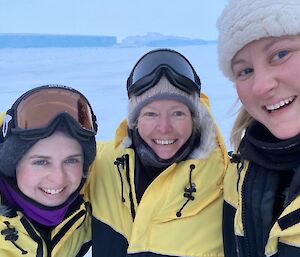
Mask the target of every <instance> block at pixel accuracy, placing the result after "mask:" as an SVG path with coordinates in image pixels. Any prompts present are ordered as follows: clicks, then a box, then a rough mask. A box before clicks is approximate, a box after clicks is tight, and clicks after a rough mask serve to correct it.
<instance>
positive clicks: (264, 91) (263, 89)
mask: <svg viewBox="0 0 300 257" xmlns="http://www.w3.org/2000/svg"><path fill="white" fill-rule="evenodd" d="M277 86H278V81H277V79H276V76H275V74H274V73H273V72H272V70H271V69H268V70H267V69H260V70H259V69H256V70H255V73H254V81H253V86H252V91H253V95H255V96H258V97H261V96H267V95H269V94H270V92H272V91H273V90H274V89H275V88H277Z"/></svg>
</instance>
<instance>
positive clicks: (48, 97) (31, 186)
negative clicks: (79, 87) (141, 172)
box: [0, 85, 97, 257]
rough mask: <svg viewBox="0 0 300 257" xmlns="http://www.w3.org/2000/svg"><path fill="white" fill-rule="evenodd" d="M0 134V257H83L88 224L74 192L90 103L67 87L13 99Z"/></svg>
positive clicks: (90, 151)
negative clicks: (24, 256)
mask: <svg viewBox="0 0 300 257" xmlns="http://www.w3.org/2000/svg"><path fill="white" fill-rule="evenodd" d="M1 129H2V134H1V136H0V159H1V162H0V196H1V201H0V231H1V235H0V256H1V257H8V256H19V255H20V254H21V253H22V254H29V255H31V256H36V255H38V256H49V255H51V256H70V257H71V256H84V255H85V253H86V252H87V250H88V249H89V246H90V245H91V242H90V241H91V231H90V218H91V217H90V215H89V211H90V208H89V204H88V203H87V202H85V200H84V199H83V197H82V196H81V195H80V194H79V192H80V190H81V188H82V187H83V185H84V183H85V180H86V176H87V173H88V169H89V166H90V164H91V163H92V161H93V160H94V158H95V155H96V143H95V135H96V132H97V125H96V119H95V116H94V114H93V111H92V109H91V106H90V105H89V102H88V101H87V99H86V98H85V97H84V96H83V95H82V94H81V93H80V92H78V91H76V90H74V89H72V88H69V87H65V86H60V85H47V86H41V87H37V88H34V89H32V90H30V91H28V92H26V93H25V94H23V95H22V96H21V97H19V98H18V99H17V100H16V102H15V103H14V104H13V105H12V107H11V108H10V109H9V110H8V111H7V112H6V116H5V119H4V122H3V125H2V127H1ZM62 242H63V244H62ZM44 245H46V248H45V247H44Z"/></svg>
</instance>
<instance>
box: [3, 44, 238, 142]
mask: <svg viewBox="0 0 300 257" xmlns="http://www.w3.org/2000/svg"><path fill="white" fill-rule="evenodd" d="M152 49H153V48H148V47H147V48H146V47H140V48H120V47H110V48H104V47H100V48H24V49H12V48H11V49H0V78H1V80H0V89H1V94H0V110H2V111H4V110H6V109H7V108H9V107H10V105H11V104H12V103H13V101H14V100H15V99H16V98H17V97H18V96H19V95H20V94H21V93H23V92H24V91H26V90H28V89H30V88H32V87H34V86H38V85H42V84H48V83H59V84H66V85H69V86H72V87H75V88H76V89H78V90H80V91H82V92H83V93H84V94H85V95H86V96H87V97H88V99H89V100H90V102H91V104H92V106H93V108H94V110H95V113H96V114H97V117H98V122H99V124H100V130H99V133H98V136H97V138H98V139H99V140H108V139H111V138H112V137H113V135H114V131H115V128H116V127H117V125H118V124H119V122H120V121H121V120H122V119H123V118H124V117H125V116H126V112H127V94H126V79H127V76H128V74H129V72H130V70H131V68H132V67H133V65H134V64H135V62H136V61H137V60H138V59H139V58H140V57H141V56H142V55H143V54H144V53H145V52H147V51H150V50H152ZM174 49H175V50H178V51H179V52H181V53H183V54H184V55H185V56H186V57H187V58H188V59H189V60H190V61H191V62H192V64H193V65H194V67H195V69H196V70H197V72H198V74H199V76H200V78H201V81H202V91H203V92H205V93H206V94H207V95H208V96H209V97H210V102H211V107H212V112H213V114H214V116H215V118H216V120H217V122H218V124H219V126H220V128H221V131H222V132H223V135H224V138H225V140H226V143H227V145H228V137H229V131H230V127H231V125H232V121H233V119H234V115H235V111H236V109H237V108H235V107H234V104H235V99H236V93H235V90H234V87H233V85H232V84H231V82H230V81H228V80H227V79H226V78H224V77H223V75H222V74H221V72H220V71H219V68H218V63H217V53H216V45H215V44H207V45H201V46H185V47H177V48H174Z"/></svg>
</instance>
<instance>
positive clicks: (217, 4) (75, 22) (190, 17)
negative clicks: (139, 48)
mask: <svg viewBox="0 0 300 257" xmlns="http://www.w3.org/2000/svg"><path fill="white" fill-rule="evenodd" d="M225 3H226V0H208V1H207V0H185V1H184V0H168V1H166V0H0V33H46V34H76V35H78V34H80V35H111V36H117V37H118V41H120V40H122V39H123V38H125V37H127V36H135V35H145V34H146V33H147V32H157V33H161V34H165V35H174V36H184V37H190V38H202V39H210V40H211V39H216V38H217V31H216V25H215V24H216V20H217V17H218V16H219V14H220V13H221V10H222V9H223V7H224V5H225Z"/></svg>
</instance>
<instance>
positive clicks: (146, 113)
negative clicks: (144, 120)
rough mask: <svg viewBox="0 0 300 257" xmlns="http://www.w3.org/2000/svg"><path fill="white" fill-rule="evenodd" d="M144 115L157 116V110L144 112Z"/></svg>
mask: <svg viewBox="0 0 300 257" xmlns="http://www.w3.org/2000/svg"><path fill="white" fill-rule="evenodd" d="M143 116H146V117H156V116H157V113H155V112H145V113H144V114H143Z"/></svg>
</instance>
